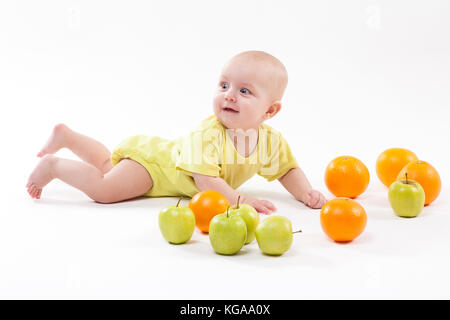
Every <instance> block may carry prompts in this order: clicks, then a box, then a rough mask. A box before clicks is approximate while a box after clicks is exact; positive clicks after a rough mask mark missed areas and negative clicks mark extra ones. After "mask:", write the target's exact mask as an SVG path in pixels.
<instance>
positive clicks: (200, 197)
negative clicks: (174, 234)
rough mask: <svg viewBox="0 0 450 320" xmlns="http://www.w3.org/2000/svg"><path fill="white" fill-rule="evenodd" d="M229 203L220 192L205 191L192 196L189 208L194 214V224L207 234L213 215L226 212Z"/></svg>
mask: <svg viewBox="0 0 450 320" xmlns="http://www.w3.org/2000/svg"><path fill="white" fill-rule="evenodd" d="M229 205H230V203H229V202H228V200H227V198H226V197H225V196H224V195H222V194H221V193H220V192H217V191H214V190H205V191H201V192H199V193H197V194H196V195H194V196H193V197H192V199H191V201H189V208H190V209H191V210H192V212H194V215H195V224H196V225H197V227H198V228H199V229H200V230H201V231H203V232H206V233H207V232H209V223H210V221H211V219H212V218H214V216H215V215H217V214H219V213H224V212H225V211H227V208H228V206H229Z"/></svg>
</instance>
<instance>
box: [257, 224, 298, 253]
mask: <svg viewBox="0 0 450 320" xmlns="http://www.w3.org/2000/svg"><path fill="white" fill-rule="evenodd" d="M297 232H301V231H300V230H299V231H296V232H292V224H291V221H290V220H289V219H288V218H286V217H283V216H271V217H268V218H265V219H263V220H262V221H261V222H260V224H259V225H258V227H256V231H255V235H256V241H257V242H258V246H259V248H260V249H261V251H262V252H264V253H265V254H268V255H282V254H283V253H285V252H286V251H288V250H289V248H290V247H291V244H292V238H293V236H292V234H293V233H297Z"/></svg>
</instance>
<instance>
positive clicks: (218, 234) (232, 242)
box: [209, 208, 247, 255]
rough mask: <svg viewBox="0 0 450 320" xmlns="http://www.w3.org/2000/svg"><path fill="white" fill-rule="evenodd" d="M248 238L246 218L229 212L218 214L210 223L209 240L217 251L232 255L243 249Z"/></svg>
mask: <svg viewBox="0 0 450 320" xmlns="http://www.w3.org/2000/svg"><path fill="white" fill-rule="evenodd" d="M246 238H247V226H246V224H245V221H244V219H242V218H241V217H239V216H237V215H234V216H232V215H230V214H229V208H227V212H225V213H221V214H218V215H216V216H214V218H212V220H211V222H210V223H209V241H210V242H211V245H212V247H213V249H214V251H215V252H217V253H219V254H226V255H232V254H235V253H237V252H239V250H241V249H242V247H243V246H244V243H245V239H246Z"/></svg>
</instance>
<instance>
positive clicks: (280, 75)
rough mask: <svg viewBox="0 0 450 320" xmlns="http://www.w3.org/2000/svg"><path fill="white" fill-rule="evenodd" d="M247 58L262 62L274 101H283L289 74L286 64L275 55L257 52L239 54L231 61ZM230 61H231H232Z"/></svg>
mask: <svg viewBox="0 0 450 320" xmlns="http://www.w3.org/2000/svg"><path fill="white" fill-rule="evenodd" d="M239 58H246V59H251V60H252V61H256V62H260V63H262V64H263V66H264V67H265V68H266V71H267V76H268V77H269V84H270V90H271V94H272V96H273V99H274V100H281V98H282V97H283V94H284V91H285V90H286V86H287V83H288V73H287V70H286V67H285V66H284V64H283V63H282V62H281V61H280V60H278V59H277V58H275V57H274V56H273V55H271V54H269V53H267V52H264V51H257V50H250V51H244V52H241V53H238V54H237V55H235V56H233V57H232V58H231V60H234V59H239ZM231 60H230V61H231Z"/></svg>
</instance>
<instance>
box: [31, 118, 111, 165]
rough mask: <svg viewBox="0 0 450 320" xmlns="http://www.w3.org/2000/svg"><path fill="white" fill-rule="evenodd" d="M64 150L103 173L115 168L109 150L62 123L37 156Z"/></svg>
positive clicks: (54, 130) (57, 126)
mask: <svg viewBox="0 0 450 320" xmlns="http://www.w3.org/2000/svg"><path fill="white" fill-rule="evenodd" d="M62 148H68V149H69V150H71V151H72V152H73V153H75V154H76V155H77V156H78V157H80V158H81V159H82V160H83V161H86V162H87V163H90V164H92V165H93V166H94V167H96V168H98V169H99V170H100V171H102V172H103V173H107V172H108V171H109V170H111V168H112V167H113V166H112V164H111V160H110V157H111V152H109V150H108V148H106V147H105V146H104V145H103V144H102V143H100V142H98V141H97V140H94V139H92V138H90V137H88V136H85V135H82V134H80V133H78V132H75V131H73V130H71V129H70V128H69V127H67V126H66V125H64V124H62V123H60V124H57V125H56V126H55V127H54V128H53V132H52V134H51V135H50V137H49V138H48V140H47V142H46V144H45V145H44V147H43V148H42V149H41V151H39V153H38V154H37V156H38V157H43V156H45V155H46V154H54V153H55V152H57V151H58V150H59V149H62Z"/></svg>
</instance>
